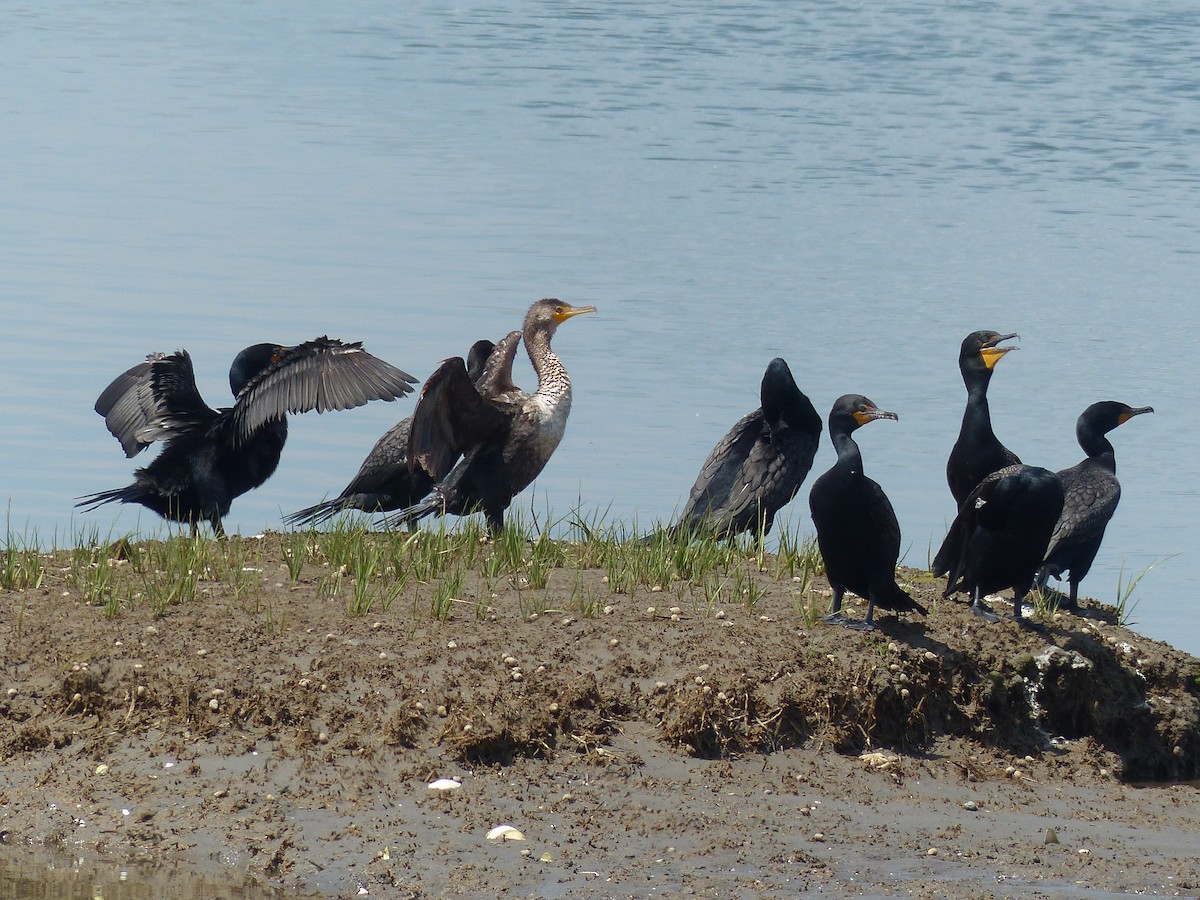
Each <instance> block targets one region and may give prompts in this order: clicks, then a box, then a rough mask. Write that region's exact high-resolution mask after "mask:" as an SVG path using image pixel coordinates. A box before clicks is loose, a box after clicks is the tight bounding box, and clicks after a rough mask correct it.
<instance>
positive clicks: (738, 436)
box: [672, 358, 821, 538]
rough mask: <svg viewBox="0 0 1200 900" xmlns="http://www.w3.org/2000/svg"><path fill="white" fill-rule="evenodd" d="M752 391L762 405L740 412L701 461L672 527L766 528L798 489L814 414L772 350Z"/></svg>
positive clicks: (814, 439) (720, 531) (723, 533)
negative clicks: (758, 385)
mask: <svg viewBox="0 0 1200 900" xmlns="http://www.w3.org/2000/svg"><path fill="white" fill-rule="evenodd" d="M759 396H760V397H761V400H762V406H761V408H759V409H756V410H754V412H752V413H749V414H747V415H745V416H743V417H742V418H741V419H739V420H738V422H737V424H735V425H734V426H733V428H732V429H731V430H730V431H729V433H728V434H727V435H725V437H723V438H721V440H720V442H719V443H718V444H717V445H716V446H715V447H714V448H713V449H712V452H711V453H710V454H709V455H708V459H706V460H705V461H704V465H703V466H702V467H701V469H700V474H699V476H698V477H697V478H696V483H695V484H694V485H692V491H691V495H690V496H689V497H688V502H687V506H685V507H684V510H683V515H682V516H681V517H680V520H679V522H678V524H676V525H675V526H674V528H673V529H672V531H673V532H679V531H686V532H688V533H698V532H703V533H707V534H712V535H714V536H716V537H718V538H721V537H728V536H730V535H735V534H738V533H740V532H743V531H749V532H757V531H758V530H760V529H761V531H762V533H763V534H766V533H767V532H769V531H770V530H771V525H772V523H773V522H774V521H775V514H776V513H777V512H779V510H780V509H782V508H783V507H784V506H785V505H786V504H788V503H790V502H791V500H792V498H793V497H795V496H796V492H797V491H799V490H800V485H801V484H802V483H803V482H804V478H805V476H806V475H808V470H809V469H811V468H812V462H813V457H814V456H815V455H816V452H817V445H818V443H819V442H820V440H821V416H820V415H819V414H818V413H817V411H816V410H815V409H814V408H813V405H812V402H811V401H809V399H808V397H806V396H804V394H803V393H801V391H800V388H798V387H796V381H795V379H793V378H792V371H791V369H789V368H788V364H787V363H786V362H784V361H783V360H782V359H779V358H776V359H773V360H771V362H770V363H769V364H768V365H767V370H766V372H765V373H764V374H763V378H762V386H761V389H760V394H759Z"/></svg>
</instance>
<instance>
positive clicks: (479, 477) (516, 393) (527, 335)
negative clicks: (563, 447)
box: [389, 298, 596, 534]
mask: <svg viewBox="0 0 1200 900" xmlns="http://www.w3.org/2000/svg"><path fill="white" fill-rule="evenodd" d="M595 311H596V307H594V306H572V305H571V304H569V303H564V302H563V301H561V300H555V299H552V298H551V299H545V300H539V301H537V302H536V303H534V304H533V305H532V306H531V307H529V311H528V313H526V315H525V323H524V326H523V328H522V330H521V332H520V334H519V335H518V334H517V333H516V332H514V333H513V334H511V335H509V337H508V338H505V339H504V340H503V341H501V342H500V344H499V345H497V348H496V350H495V351H494V352H493V353H492V355H491V357H490V358H489V360H488V365H487V371H485V372H484V375H483V378H482V379H481V380H480V384H479V385H478V386H477V385H475V384H474V383H472V381H471V379H470V378H469V377H468V375H467V371H466V369H465V368H464V366H463V362H462V360H461V359H459V358H457V357H453V358H451V359H448V360H446V361H445V362H443V363H442V364H441V365H440V366H438V368H437V369H436V370H434V372H433V374H432V375H430V376H429V378H428V380H427V381H426V382H425V386H424V388H422V390H421V396H420V398H419V399H418V400H417V406H416V409H415V410H414V411H413V424H412V430H411V432H410V434H409V452H408V464H409V467H410V468H415V467H417V466H420V467H421V468H423V469H424V470H425V471H426V472H427V473H428V474H429V475H430V476H431V477H432V478H433V479H434V482H435V486H434V489H433V492H432V493H431V494H430V495H429V496H428V497H426V498H425V499H424V500H423V501H421V502H419V503H416V504H414V505H413V506H410V507H408V508H407V509H403V510H401V511H400V512H399V513H396V514H395V515H394V516H392V517H391V518H390V519H389V522H390V523H405V522H415V521H416V520H418V519H421V518H424V517H425V516H428V515H432V514H434V513H437V514H446V513H450V514H452V515H456V516H462V515H468V514H470V513H472V512H475V511H476V510H482V511H483V513H484V515H485V517H486V518H487V523H488V529H489V531H490V532H491V533H493V534H496V533H498V532H499V531H500V530H501V529H502V528H503V527H504V512H505V510H507V509H508V507H509V504H511V503H512V499H513V497H515V496H516V495H517V494H518V493H520V492H521V491H522V490H524V489H525V488H526V487H527V486H528V485H529V484H530V482H532V481H533V480H534V479H535V478H536V477H537V476H538V475H539V474H540V473H541V471H542V469H543V468H544V467H545V465H546V463H547V462H548V461H549V459H550V456H551V454H553V453H554V450H555V448H556V447H557V446H558V443H559V441H561V440H562V436H563V432H564V431H565V429H566V426H567V416H568V414H569V413H570V412H571V379H570V376H568V375H567V370H566V367H565V366H563V364H562V361H561V360H559V358H558V357H557V356H556V355H555V354H554V351H553V350H551V349H550V339H551V338H552V337H553V335H554V332H555V330H556V329H557V328H558V326H559V325H560V324H562V323H563V322H565V321H566V320H567V319H570V318H572V317H573V316H578V315H581V314H583V313H590V312H595ZM517 337H520V338H522V339H523V340H524V342H525V352H526V353H528V354H529V360H530V362H532V363H533V368H534V371H535V372H536V373H537V378H538V386H537V390H536V391H534V392H533V393H528V392H526V391H522V390H521V389H519V388H518V387H517V386H516V385H515V384H513V383H512V378H511V376H512V356H513V354H515V353H516V345H517V341H516V340H515V338H517ZM506 355H507V364H505V356H506Z"/></svg>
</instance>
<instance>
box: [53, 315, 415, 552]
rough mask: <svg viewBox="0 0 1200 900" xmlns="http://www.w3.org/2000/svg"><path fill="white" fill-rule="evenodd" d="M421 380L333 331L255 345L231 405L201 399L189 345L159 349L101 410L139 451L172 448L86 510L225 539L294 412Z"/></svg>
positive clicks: (237, 371)
mask: <svg viewBox="0 0 1200 900" xmlns="http://www.w3.org/2000/svg"><path fill="white" fill-rule="evenodd" d="M415 382H416V379H415V378H413V377H412V376H411V375H409V374H408V373H407V372H402V371H401V370H400V369H397V368H396V367H395V366H392V365H389V364H388V363H386V362H384V361H383V360H381V359H377V358H376V357H374V356H372V355H371V354H370V353H368V352H366V351H365V350H363V348H362V344H361V343H351V344H344V343H342V342H341V341H338V340H334V339H331V338H328V337H319V338H317V339H316V340H312V341H306V342H305V343H303V344H298V345H297V346H295V347H284V346H281V345H279V344H255V345H254V346H252V347H247V348H246V349H245V350H243V351H242V352H241V353H239V354H238V355H237V356H236V357H235V358H234V360H233V364H232V365H231V366H230V368H229V387H230V389H231V390H232V391H233V394H234V397H235V401H234V404H233V406H232V407H229V408H224V409H219V410H217V409H211V408H209V406H208V405H207V404H205V402H204V400H203V399H201V397H200V392H199V391H198V390H197V388H196V377H195V373H194V371H193V369H192V359H191V357H190V356H189V355H188V352H187V351H186V350H178V351H176V352H175V353H172V354H170V355H166V354H163V353H152V354H150V355H149V356H147V357H146V361H145V362H142V363H138V364H137V365H136V366H133V367H132V368H130V369H128V370H127V371H125V372H124V373H122V374H121V375H118V376H117V377H116V379H114V380H113V382H112V384H110V385H109V386H108V387H107V388H105V390H104V392H103V393H102V394H101V395H100V398H99V399H98V400H97V401H96V412H98V413H99V414H100V415H102V416H104V421H105V424H106V425H107V426H108V430H109V431H110V432H112V434H113V436H114V437H116V439H117V440H118V441H120V442H121V446H122V447H123V448H124V449H125V455H126V456H128V457H132V456H135V455H137V454H138V453H140V452H141V451H142V450H144V449H146V447H148V446H150V444H152V443H153V442H154V441H158V440H165V441H166V446H165V447H163V450H162V452H161V453H160V454H159V455H158V456H157V457H156V458H155V459H154V461H153V462H151V463H150V465H148V466H146V467H145V468H142V469H138V470H137V471H136V472H135V473H134V482H133V484H131V485H129V486H127V487H123V488H118V489H116V490H111V491H101V492H99V493H96V494H90V495H88V496H86V497H81V498H79V503H78V504H76V505H78V506H83V507H86V508H88V509H95V508H96V507H97V506H100V505H101V504H104V503H112V502H120V503H139V504H141V505H142V506H145V507H146V508H147V509H151V510H153V511H154V512H156V513H158V514H159V515H160V516H163V517H164V518H166V519H170V520H172V521H175V522H187V523H189V524H191V526H192V533H193V534H196V533H197V531H198V529H199V523H200V522H201V521H205V520H206V521H208V522H209V523H211V525H212V528H213V531H214V532H215V533H216V534H217V535H218V536H223V535H224V533H225V531H224V528H223V527H222V525H221V519H222V518H223V517H224V516H225V515H226V514H228V512H229V507H230V504H231V503H232V502H233V499H234V498H235V497H239V496H241V495H242V494H244V493H246V492H247V491H249V490H251V489H253V488H256V487H258V486H259V485H261V484H262V483H263V482H264V481H266V480H267V479H268V478H270V477H271V475H272V473H274V471H275V468H276V466H278V465H279V456H280V453H281V452H282V451H283V445H284V443H285V442H286V441H287V414H288V413H302V412H308V411H309V410H313V409H315V410H316V411H317V412H325V411H327V410H333V409H352V408H354V407H356V406H362V405H363V404H364V403H367V402H368V401H370V400H394V399H396V398H397V397H402V396H403V395H405V394H408V393H411V392H412V387H411V386H410V385H412V384H414V383H415Z"/></svg>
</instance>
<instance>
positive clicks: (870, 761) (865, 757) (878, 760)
mask: <svg viewBox="0 0 1200 900" xmlns="http://www.w3.org/2000/svg"><path fill="white" fill-rule="evenodd" d="M858 758H859V759H861V760H862V761H863V762H865V763H866V764H867V765H869V766H870V767H871V768H873V769H889V768H891V767H892V766H894V765H895V764H896V763H898V762H899V761H900V757H899V756H897V755H896V754H895V753H885V752H884V751H882V750H870V751H868V752H866V753H863V754H862V755H860V756H859V757H858Z"/></svg>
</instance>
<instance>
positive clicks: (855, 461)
mask: <svg viewBox="0 0 1200 900" xmlns="http://www.w3.org/2000/svg"><path fill="white" fill-rule="evenodd" d="M833 449H834V450H836V451H837V466H838V468H840V469H844V470H846V471H849V472H850V473H851V474H854V475H861V474H862V470H863V464H862V453H860V452H859V449H858V444H856V443H855V442H854V438H852V437H850V434H849V433H848V432H845V431H839V432H835V433H834V434H833Z"/></svg>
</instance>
